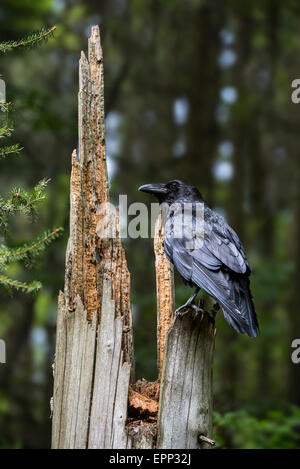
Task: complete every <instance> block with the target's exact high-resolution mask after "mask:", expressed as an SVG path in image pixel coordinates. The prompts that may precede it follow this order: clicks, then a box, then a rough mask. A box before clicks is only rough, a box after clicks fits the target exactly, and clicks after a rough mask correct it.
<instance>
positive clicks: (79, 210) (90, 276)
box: [52, 26, 215, 449]
mask: <svg viewBox="0 0 300 469" xmlns="http://www.w3.org/2000/svg"><path fill="white" fill-rule="evenodd" d="M78 127H79V128H78V135H79V146H78V150H77V151H74V152H73V154H72V173H71V184H70V201H71V204H70V237H69V241H68V246H67V252H66V268H65V286H64V292H60V294H59V300H58V317H57V333H56V351H55V361H54V390H53V422H52V448H64V449H67V448H87V449H88V448H97V449H101V448H107V449H114V448H116V449H124V448H139V449H146V448H164V449H177V448H182V449H185V448H189V449H190V448H205V447H207V445H208V443H209V442H210V441H211V440H210V438H211V434H212V366H213V349H214V337H215V329H214V327H213V326H212V324H211V323H210V322H209V320H208V318H207V317H206V316H203V315H195V314H194V312H193V311H192V310H189V311H187V314H185V315H184V316H183V317H182V318H180V317H177V318H176V319H175V320H174V318H173V311H174V307H175V302H174V279H173V266H172V265H171V264H170V263H169V261H168V260H167V258H166V256H165V253H164V249H163V227H162V222H161V218H159V219H158V221H157V225H156V235H155V241H154V251H155V267H156V290H157V317H158V324H157V349H158V380H157V381H156V382H154V383H148V382H146V381H145V380H138V381H137V382H135V380H134V353H133V341H132V319H131V311H130V275H129V272H128V269H127V264H126V258H125V252H124V250H123V247H122V244H121V239H120V226H119V214H118V212H117V211H116V210H115V209H114V207H113V206H112V205H110V203H109V189H108V187H109V185H108V178H107V167H106V156H105V125H104V81H103V55H102V49H101V44H100V33H99V28H98V27H97V26H95V27H93V28H92V33H91V37H90V39H89V51H88V57H86V56H85V54H84V53H83V52H82V54H81V58H80V62H79V93H78Z"/></svg>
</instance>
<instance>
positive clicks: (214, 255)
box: [164, 233, 257, 336]
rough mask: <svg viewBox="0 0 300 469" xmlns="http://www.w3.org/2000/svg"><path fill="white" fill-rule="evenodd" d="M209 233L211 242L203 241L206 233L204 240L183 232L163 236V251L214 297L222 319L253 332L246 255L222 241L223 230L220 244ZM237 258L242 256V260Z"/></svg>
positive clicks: (254, 327)
mask: <svg viewBox="0 0 300 469" xmlns="http://www.w3.org/2000/svg"><path fill="white" fill-rule="evenodd" d="M206 234H207V233H206ZM210 236H211V240H212V241H211V242H208V241H207V236H205V237H204V242H203V239H200V238H192V237H186V236H183V237H181V238H174V237H165V241H164V246H165V252H166V255H167V257H168V259H169V260H170V261H171V262H172V263H173V264H174V265H175V267H176V269H177V270H178V272H179V273H180V275H181V276H182V277H183V278H184V279H185V280H186V281H187V282H190V283H193V284H195V285H198V286H199V287H200V288H202V289H203V290H205V291H206V292H207V293H209V294H210V295H211V296H212V297H213V298H215V299H216V300H217V301H218V303H219V304H220V305H221V306H222V309H223V312H224V315H225V318H226V320H227V321H228V322H229V324H230V325H231V326H232V327H233V328H234V329H235V330H237V331H238V332H241V333H243V332H246V333H248V334H249V335H250V336H256V335H257V332H256V330H257V319H256V315H255V311H254V307H253V303H252V299H251V293H250V290H249V281H248V279H247V275H245V272H246V271H247V265H248V263H247V259H246V256H245V254H244V252H243V251H242V252H240V251H239V250H238V249H237V248H236V250H235V249H234V247H233V246H234V245H235V243H234V240H233V242H231V243H232V246H229V243H228V244H227V243H226V242H223V241H222V239H225V237H224V235H223V234H222V236H221V237H220V241H221V244H220V242H219V241H218V235H217V234H216V233H211V234H210ZM232 236H233V235H232ZM208 239H210V237H208ZM191 246H193V248H192V249H191ZM226 248H227V249H226ZM222 249H224V251H222ZM236 254H238V255H236ZM241 259H244V264H243V263H242V260H241ZM224 266H227V267H229V269H231V270H232V272H230V271H228V269H224V268H223V267H224ZM232 267H233V268H234V269H235V270H234V269H233V268H232Z"/></svg>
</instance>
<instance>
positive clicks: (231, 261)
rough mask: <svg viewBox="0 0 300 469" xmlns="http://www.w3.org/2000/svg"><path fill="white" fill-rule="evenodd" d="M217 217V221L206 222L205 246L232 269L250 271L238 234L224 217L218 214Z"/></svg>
mask: <svg viewBox="0 0 300 469" xmlns="http://www.w3.org/2000/svg"><path fill="white" fill-rule="evenodd" d="M216 219H217V223H215V222H212V221H211V220H208V221H206V222H205V234H204V245H205V247H206V248H207V249H208V250H209V251H210V253H211V254H212V256H213V257H215V258H217V259H219V261H220V262H221V263H222V264H224V265H225V266H226V267H228V268H229V269H230V270H232V271H233V272H236V273H238V274H245V273H246V272H247V271H250V266H249V263H248V261H247V258H246V254H245V252H244V249H243V246H242V243H241V242H240V240H239V237H238V235H237V234H236V232H235V231H234V230H233V229H232V228H231V227H230V226H229V225H227V223H226V222H225V220H224V219H223V217H219V216H218V217H217V218H216Z"/></svg>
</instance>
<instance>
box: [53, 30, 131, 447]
mask: <svg viewBox="0 0 300 469" xmlns="http://www.w3.org/2000/svg"><path fill="white" fill-rule="evenodd" d="M78 116H79V147H78V152H76V151H74V152H73V155H72V175H71V188H70V199H71V207H70V238H69V242H68V247H67V253H66V275H65V289H64V293H60V296H59V303H58V319H57V336H56V353H55V364H54V392H53V431H52V447H53V448H87V447H92V448H125V447H127V445H129V446H130V445H131V440H130V438H128V436H127V433H126V430H125V424H126V418H127V401H128V389H129V381H130V378H131V379H132V378H133V349H132V325H131V313H130V277H129V272H128V269H127V265H126V259H125V253H124V250H123V248H122V245H121V240H120V234H119V232H120V229H119V216H118V213H116V212H115V211H114V210H112V209H111V207H110V205H109V194H108V180H107V169H106V160H105V132H104V84H103V57H102V50H101V45H100V34H99V28H98V27H93V28H92V34H91V38H90V39H89V55H88V59H87V58H86V57H85V55H84V53H82V54H81V59H80V63H79V94H78ZM127 440H129V442H128V441H127Z"/></svg>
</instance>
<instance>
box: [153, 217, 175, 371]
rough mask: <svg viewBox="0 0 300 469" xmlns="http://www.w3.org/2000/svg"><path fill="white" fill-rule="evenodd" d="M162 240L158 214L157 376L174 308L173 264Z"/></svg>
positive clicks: (155, 243)
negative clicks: (168, 257) (167, 256)
mask: <svg viewBox="0 0 300 469" xmlns="http://www.w3.org/2000/svg"><path fill="white" fill-rule="evenodd" d="M163 242H164V235H163V226H162V218H161V215H159V217H158V219H157V221H156V225H155V237H154V252H155V272H156V296H157V367H158V375H159V378H160V376H161V370H162V363H163V358H164V349H165V343H166V338H167V333H168V331H169V329H170V327H171V324H172V316H173V311H174V309H175V308H174V307H175V298H174V272H173V266H172V264H170V262H169V261H168V259H167V258H166V255H165V251H164V246H163Z"/></svg>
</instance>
